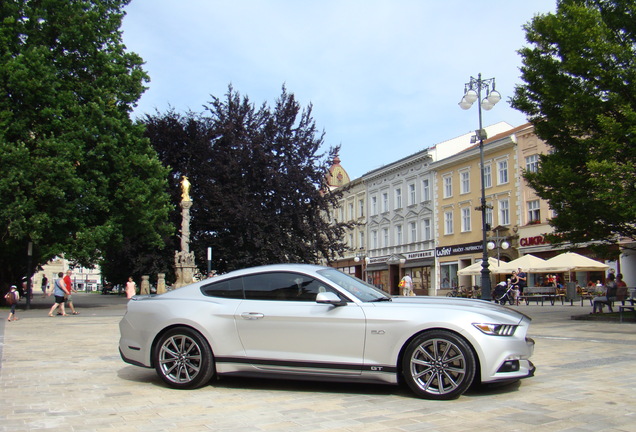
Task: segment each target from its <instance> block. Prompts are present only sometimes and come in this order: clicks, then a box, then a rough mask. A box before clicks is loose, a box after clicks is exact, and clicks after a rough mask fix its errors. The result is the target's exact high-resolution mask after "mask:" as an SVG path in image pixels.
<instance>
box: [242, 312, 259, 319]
mask: <svg viewBox="0 0 636 432" xmlns="http://www.w3.org/2000/svg"><path fill="white" fill-rule="evenodd" d="M264 317H265V314H262V313H259V312H243V313H242V314H241V318H243V319H246V320H257V319H261V318H264Z"/></svg>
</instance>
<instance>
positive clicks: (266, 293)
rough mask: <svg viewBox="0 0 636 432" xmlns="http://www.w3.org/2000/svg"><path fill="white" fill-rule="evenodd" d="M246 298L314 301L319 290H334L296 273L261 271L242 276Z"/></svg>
mask: <svg viewBox="0 0 636 432" xmlns="http://www.w3.org/2000/svg"><path fill="white" fill-rule="evenodd" d="M243 284H244V286H245V298H246V299H248V300H278V301H307V302H313V301H316V295H317V294H318V293H319V292H326V291H331V292H335V291H334V290H333V289H331V288H330V287H329V286H327V285H326V284H324V283H322V282H320V281H318V280H316V279H313V278H311V277H309V276H305V275H302V274H298V273H286V272H275V273H262V274H258V275H250V276H245V277H243Z"/></svg>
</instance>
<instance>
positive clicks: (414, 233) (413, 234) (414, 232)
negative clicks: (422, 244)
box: [409, 222, 417, 243]
mask: <svg viewBox="0 0 636 432" xmlns="http://www.w3.org/2000/svg"><path fill="white" fill-rule="evenodd" d="M409 227H410V231H411V243H415V242H416V241H417V224H416V223H415V222H411V223H410V224H409Z"/></svg>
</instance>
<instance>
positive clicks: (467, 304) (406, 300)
mask: <svg viewBox="0 0 636 432" xmlns="http://www.w3.org/2000/svg"><path fill="white" fill-rule="evenodd" d="M391 303H397V304H404V305H408V304H411V305H418V304H421V305H427V306H432V307H445V308H454V309H466V310H470V311H473V312H480V313H484V314H496V315H505V316H508V317H509V318H510V319H512V320H515V321H521V320H523V319H524V318H525V319H526V320H528V321H532V318H530V317H529V316H528V315H526V314H524V313H521V312H519V311H517V310H516V309H511V308H508V307H505V306H501V305H498V304H496V303H491V302H488V301H485V300H478V299H467V298H457V297H426V296H417V297H392V302H391Z"/></svg>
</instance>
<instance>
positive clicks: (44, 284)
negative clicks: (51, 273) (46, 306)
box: [42, 275, 49, 298]
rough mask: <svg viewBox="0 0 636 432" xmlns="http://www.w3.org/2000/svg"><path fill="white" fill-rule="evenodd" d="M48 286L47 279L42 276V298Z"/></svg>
mask: <svg viewBox="0 0 636 432" xmlns="http://www.w3.org/2000/svg"><path fill="white" fill-rule="evenodd" d="M48 288H49V280H48V278H47V277H46V275H45V276H42V298H44V297H46V291H47V290H48Z"/></svg>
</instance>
